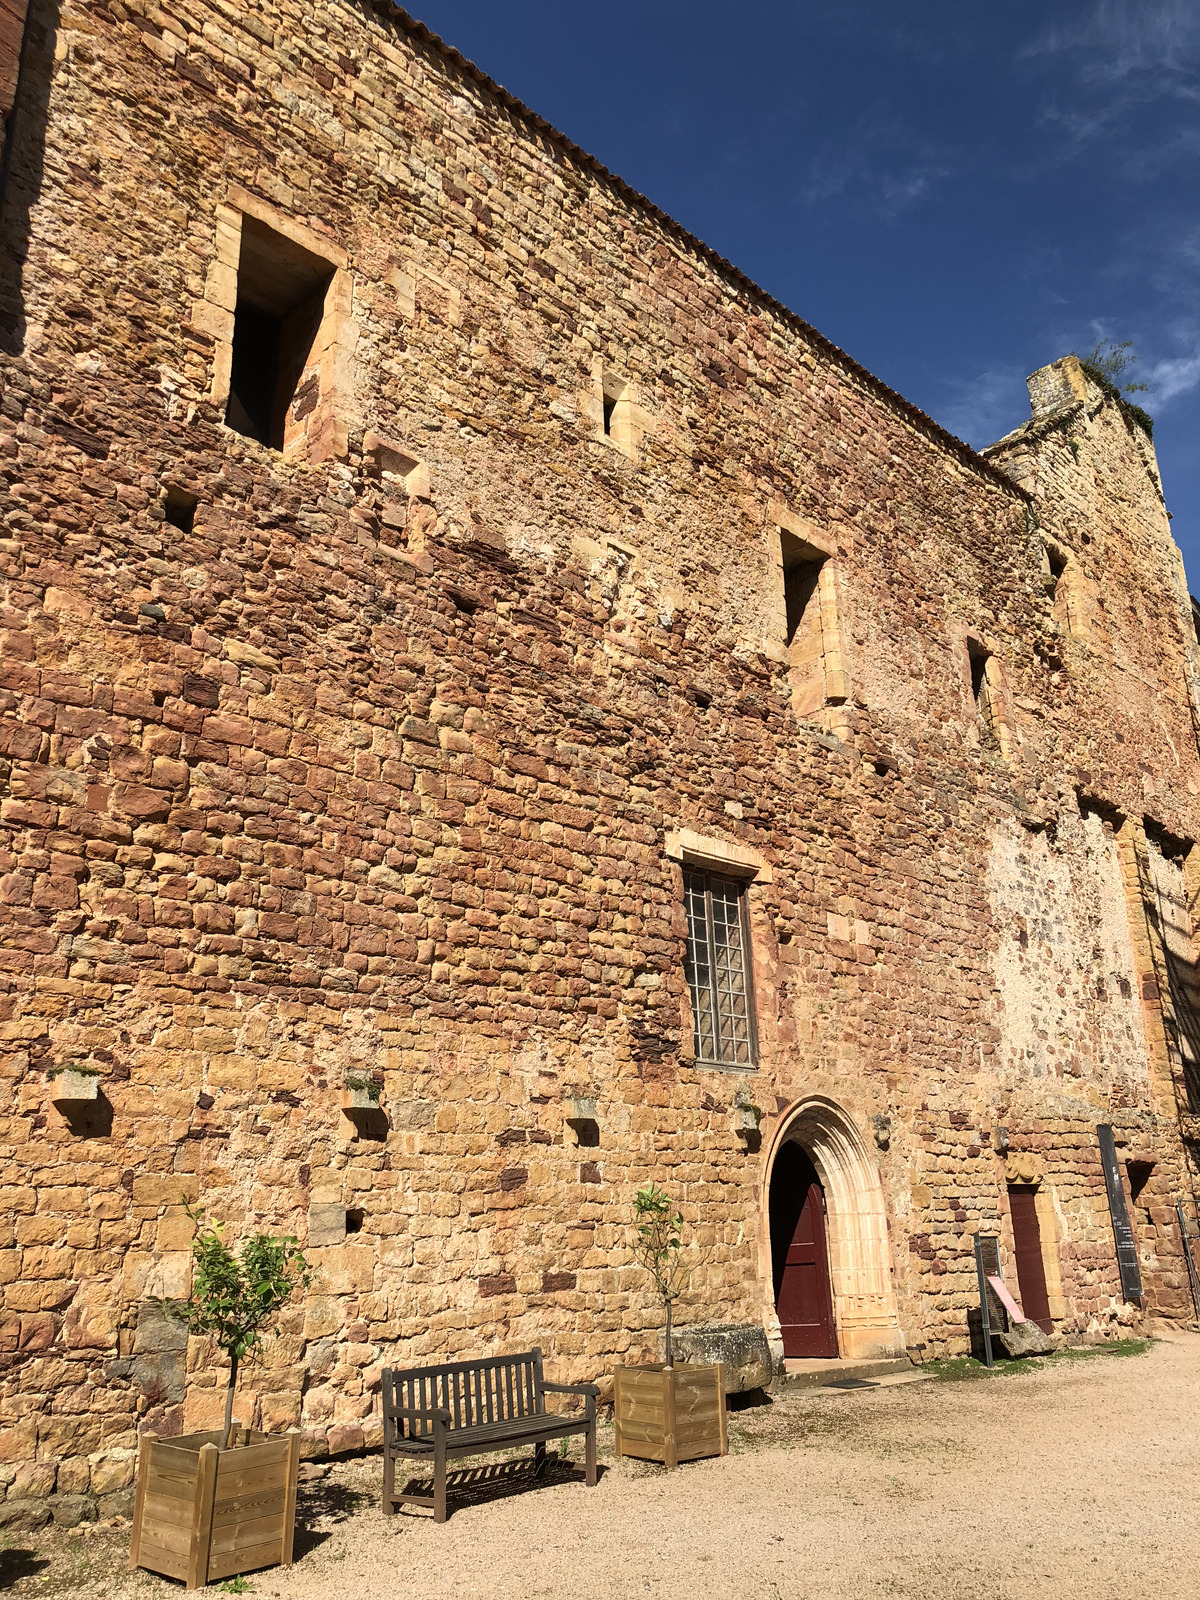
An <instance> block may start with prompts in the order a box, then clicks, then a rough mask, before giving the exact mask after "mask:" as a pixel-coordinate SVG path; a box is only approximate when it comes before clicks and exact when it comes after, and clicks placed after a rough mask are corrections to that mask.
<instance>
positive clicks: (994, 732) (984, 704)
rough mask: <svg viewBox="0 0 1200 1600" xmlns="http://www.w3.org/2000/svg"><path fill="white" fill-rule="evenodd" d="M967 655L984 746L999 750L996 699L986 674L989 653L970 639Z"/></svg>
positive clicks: (988, 675) (989, 657)
mask: <svg viewBox="0 0 1200 1600" xmlns="http://www.w3.org/2000/svg"><path fill="white" fill-rule="evenodd" d="M967 653H968V655H969V657H970V660H971V693H972V695H974V697H975V710H976V712H977V714H978V716H979V729H980V733H981V735H982V738H983V742H984V744H986V745H988V746H989V747H990V748H992V749H999V748H1000V735H999V730H998V729H997V726H996V722H997V718H996V697H995V693H994V691H993V688H992V684H991V681H990V674H989V672H988V662H989V661H991V659H992V657H991V652H990V651H989V650H985V649H984V647H983V646H982V645H981V644H977V643H976V642H975V640H974V639H970V640H968V641H967Z"/></svg>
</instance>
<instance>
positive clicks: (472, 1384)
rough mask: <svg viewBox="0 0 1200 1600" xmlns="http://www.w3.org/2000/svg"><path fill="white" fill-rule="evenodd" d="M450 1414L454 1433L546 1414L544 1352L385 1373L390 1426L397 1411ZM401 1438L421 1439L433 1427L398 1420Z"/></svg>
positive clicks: (386, 1415)
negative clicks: (543, 1375)
mask: <svg viewBox="0 0 1200 1600" xmlns="http://www.w3.org/2000/svg"><path fill="white" fill-rule="evenodd" d="M437 1410H441V1411H448V1412H449V1413H450V1426H451V1427H452V1428H470V1427H473V1426H474V1425H475V1424H476V1423H480V1422H511V1421H513V1420H515V1419H516V1418H518V1417H530V1416H540V1415H542V1414H543V1413H544V1412H545V1410H546V1396H545V1394H544V1392H543V1390H542V1352H541V1351H540V1350H526V1351H525V1352H523V1354H521V1355H516V1356H494V1357H491V1358H490V1359H488V1360H486V1361H450V1362H447V1363H446V1365H445V1366H440V1367H411V1368H409V1369H408V1370H407V1371H405V1372H393V1371H391V1370H390V1369H387V1370H385V1371H384V1374H383V1415H384V1419H385V1423H387V1422H389V1421H391V1420H392V1419H394V1418H396V1413H397V1412H398V1411H437ZM396 1426H397V1427H398V1429H399V1432H400V1433H401V1434H407V1435H410V1436H415V1437H417V1438H419V1437H420V1436H421V1435H422V1434H425V1433H431V1432H432V1431H433V1424H432V1423H431V1422H426V1421H412V1420H405V1419H402V1418H396Z"/></svg>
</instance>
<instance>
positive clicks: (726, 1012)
mask: <svg viewBox="0 0 1200 1600" xmlns="http://www.w3.org/2000/svg"><path fill="white" fill-rule="evenodd" d="M684 898H685V902H686V908H687V922H688V934H687V949H686V954H685V960H684V965H685V970H686V975H687V981H688V988H689V989H690V991H691V996H692V1016H693V1018H694V1020H695V1050H696V1059H697V1060H698V1061H700V1062H702V1063H703V1064H704V1065H706V1066H715V1067H753V1066H754V1065H755V1063H756V1061H757V1058H758V1040H757V1036H756V1033H755V1024H754V990H753V981H752V977H751V970H750V930H749V921H748V918H747V915H746V888H745V884H743V883H738V882H735V881H733V880H732V879H729V878H717V877H713V876H712V875H711V874H709V873H706V872H685V873H684Z"/></svg>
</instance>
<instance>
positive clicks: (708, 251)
mask: <svg viewBox="0 0 1200 1600" xmlns="http://www.w3.org/2000/svg"><path fill="white" fill-rule="evenodd" d="M370 3H371V5H372V6H373V7H374V9H375V10H377V11H379V12H381V13H383V14H384V15H385V16H387V17H388V18H390V19H391V20H392V21H393V22H395V23H397V24H398V25H399V26H400V27H401V28H402V29H403V30H404V32H405V33H408V34H411V35H412V37H413V38H414V39H417V40H419V41H420V42H421V43H422V44H425V45H428V46H429V47H430V48H431V49H433V50H435V51H437V53H438V54H439V55H441V56H443V57H444V58H445V59H446V60H447V61H448V62H450V64H451V65H452V66H454V67H456V68H457V69H458V70H459V71H460V72H462V73H463V74H464V75H465V76H466V77H468V78H470V79H471V80H472V81H473V82H474V83H477V84H478V85H479V86H480V88H482V89H486V90H487V92H488V93H489V94H490V95H492V96H493V97H494V98H495V99H497V100H498V101H499V102H500V104H501V105H503V106H504V107H505V108H506V109H507V110H509V111H511V112H513V113H514V114H515V115H516V116H518V117H520V118H521V119H522V121H524V122H527V123H529V124H530V125H531V126H532V127H533V128H535V129H536V130H537V132H538V133H540V134H543V135H544V136H545V137H546V138H547V139H550V140H552V141H553V142H554V143H555V144H557V145H558V146H559V147H560V148H561V149H562V150H564V151H565V152H566V153H567V154H568V155H569V156H570V157H571V159H572V160H573V161H575V162H577V163H578V164H579V165H580V166H583V167H587V168H588V169H589V170H590V171H592V172H594V173H595V174H596V176H597V177H599V178H601V179H603V181H604V182H605V183H607V184H610V185H611V186H612V188H613V189H615V190H616V191H617V193H618V194H620V195H622V196H624V198H625V199H627V200H630V201H632V202H633V203H634V204H635V205H637V206H639V207H640V208H642V209H643V210H645V211H648V212H649V213H650V215H651V216H653V217H654V218H655V219H656V220H657V221H658V222H660V223H662V224H663V225H664V226H665V227H666V228H668V229H669V230H670V231H671V232H672V233H674V234H675V235H676V237H677V238H681V239H684V240H686V241H687V243H688V244H689V245H690V246H691V247H692V249H694V250H695V251H696V252H697V253H698V254H699V255H701V256H703V257H704V259H705V260H706V261H707V262H709V264H710V265H712V266H714V267H717V268H718V269H719V270H720V271H721V272H722V273H723V274H724V275H725V276H726V277H727V278H729V279H731V280H732V281H733V282H734V283H735V284H736V285H737V286H738V288H740V289H742V290H743V291H745V292H746V293H747V294H749V295H750V296H751V297H752V298H754V299H755V300H757V301H759V302H760V303H761V304H763V305H764V306H766V307H769V308H770V310H771V311H772V312H774V313H775V315H777V316H779V317H781V318H782V319H783V320H784V321H785V322H787V323H789V324H790V325H791V326H792V327H793V328H794V329H795V330H797V331H798V332H799V333H800V334H802V335H803V337H804V338H805V339H806V340H808V341H809V342H810V343H812V344H814V345H816V346H817V347H818V348H819V349H820V350H822V351H824V352H825V354H826V355H828V356H831V357H832V358H833V359H834V360H835V361H837V362H839V363H840V364H841V365H842V366H843V367H844V368H845V369H846V371H847V372H848V373H850V374H852V375H853V376H854V377H855V378H857V379H858V380H859V381H860V382H861V383H863V384H864V385H865V386H866V387H867V388H868V389H870V390H872V391H873V392H874V393H875V394H876V395H877V396H879V398H881V399H882V400H884V401H886V402H887V403H888V404H890V405H892V406H895V407H896V408H897V409H898V410H899V411H901V412H902V413H903V414H904V415H905V417H907V419H908V420H909V422H911V423H913V424H915V426H916V427H917V428H918V429H919V430H920V431H921V432H923V433H926V434H929V435H931V436H932V438H933V439H934V441H935V442H936V443H938V444H940V445H942V446H944V447H945V448H946V449H948V450H949V451H950V453H951V454H952V455H955V456H957V457H958V458H959V460H960V461H962V462H963V463H964V464H965V465H966V466H968V467H971V468H973V469H974V470H975V471H976V472H978V473H979V475H980V476H981V477H984V478H988V479H990V480H991V481H992V482H993V483H995V484H996V485H997V486H998V487H1000V488H1003V489H1006V490H1007V491H1008V492H1009V493H1010V494H1014V495H1016V496H1017V497H1018V498H1019V499H1021V500H1026V501H1028V500H1031V499H1032V496H1031V495H1030V494H1029V491H1028V490H1027V489H1023V488H1022V487H1021V485H1020V484H1019V483H1016V482H1014V481H1013V479H1012V478H1010V477H1009V476H1008V474H1007V473H1006V472H1004V471H1003V470H1002V468H1000V467H997V466H994V465H993V464H992V462H990V461H988V460H986V459H985V457H983V456H982V455H980V453H979V452H978V451H977V450H975V449H973V448H972V447H971V446H970V445H969V444H967V442H966V441H965V440H964V439H959V438H958V437H957V436H956V435H955V434H953V433H951V432H950V430H949V429H948V428H944V427H943V426H942V424H941V423H940V422H935V421H934V419H933V418H932V417H931V416H930V415H929V414H928V412H925V411H922V410H921V408H920V406H917V405H914V404H913V402H912V401H911V400H906V399H905V397H904V396H903V395H902V394H900V393H899V391H898V390H896V389H893V388H891V386H890V385H889V384H886V383H884V381H883V379H882V378H877V377H876V376H875V374H874V373H873V372H871V371H870V369H869V368H867V367H864V366H863V365H862V363H861V362H858V361H856V360H855V359H854V357H853V356H850V355H847V354H846V352H845V351H844V350H842V349H841V348H840V347H839V346H838V345H836V344H834V342H833V340H832V339H827V338H826V337H825V335H824V334H823V333H821V332H820V330H819V329H817V328H814V327H813V325H812V324H811V323H809V322H805V320H804V318H803V317H801V316H798V315H797V313H796V312H794V311H793V310H792V309H791V308H790V307H789V306H785V305H784V304H783V302H782V301H781V300H776V298H775V297H774V295H772V294H770V293H769V292H768V291H767V290H766V289H764V288H762V286H761V285H760V284H757V283H755V282H754V280H753V278H750V277H748V276H747V275H746V274H745V273H744V272H743V271H742V270H741V268H740V267H736V266H735V265H734V264H733V262H732V261H727V260H726V258H725V257H724V256H723V255H721V254H720V253H719V252H718V251H716V250H714V249H713V248H712V246H711V245H707V244H705V243H704V241H703V239H699V238H697V237H696V235H695V234H694V233H689V231H688V230H687V228H685V227H684V226H683V224H682V223H681V222H677V221H676V220H675V218H674V217H672V216H671V215H670V214H669V213H668V212H666V211H664V210H662V208H661V207H660V206H657V205H655V203H654V201H653V200H650V199H648V198H647V197H646V196H645V195H644V194H641V193H640V192H639V191H638V190H637V189H635V188H634V187H633V185H632V184H629V183H626V182H625V180H624V178H622V177H620V176H618V174H617V173H615V172H610V171H609V169H608V168H607V167H606V166H605V165H604V163H603V162H601V161H598V160H597V159H596V157H595V156H593V155H589V154H588V152H587V151H586V150H584V149H582V148H581V147H580V146H579V145H577V144H576V143H575V142H574V141H573V140H571V139H569V138H568V137H567V136H566V134H565V133H561V132H560V131H559V130H558V129H557V128H556V127H554V125H553V124H552V123H550V122H547V121H546V119H545V117H543V116H540V115H539V114H538V112H536V111H534V110H532V109H531V107H529V106H527V105H526V104H525V103H524V101H522V100H518V99H517V97H516V95H514V94H510V93H509V91H508V90H507V89H506V88H504V86H503V84H499V83H497V82H496V80H495V79H494V78H491V77H489V76H488V74H487V73H486V72H484V71H483V69H482V68H481V67H477V66H476V65H475V63H474V62H473V61H469V60H468V59H467V57H466V56H464V55H463V54H462V52H461V51H459V50H456V49H455V48H454V46H453V45H452V44H447V43H446V41H445V40H444V39H442V38H441V37H440V36H439V35H438V34H436V33H434V31H433V30H432V28H428V27H426V25H425V24H424V23H423V22H420V21H418V20H417V18H416V17H414V16H412V15H411V14H410V13H409V12H407V11H406V10H405V9H404V7H403V6H400V5H398V4H397V3H396V0H370Z"/></svg>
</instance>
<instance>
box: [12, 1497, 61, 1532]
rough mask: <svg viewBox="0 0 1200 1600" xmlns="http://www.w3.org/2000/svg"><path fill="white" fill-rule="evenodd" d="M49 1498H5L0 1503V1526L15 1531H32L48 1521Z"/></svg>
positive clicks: (49, 1513)
mask: <svg viewBox="0 0 1200 1600" xmlns="http://www.w3.org/2000/svg"><path fill="white" fill-rule="evenodd" d="M50 1508H51V1502H50V1501H49V1500H5V1501H4V1502H3V1504H0V1528H11V1529H12V1530H13V1531H14V1532H16V1533H32V1532H33V1531H34V1530H35V1529H37V1528H44V1527H45V1526H46V1524H47V1523H48V1522H49V1521H50V1516H51V1509H50Z"/></svg>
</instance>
